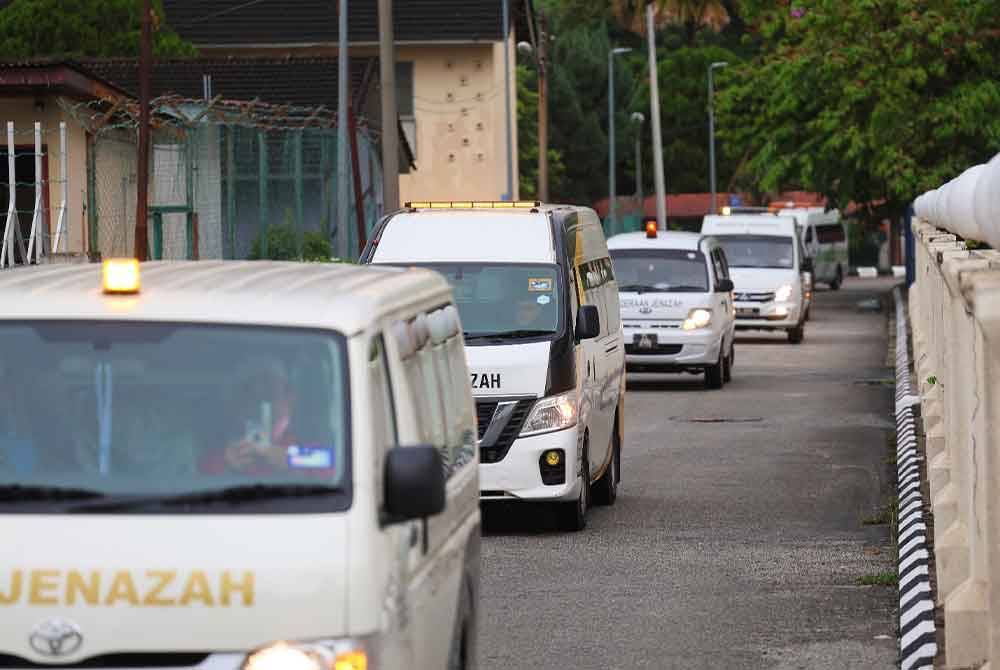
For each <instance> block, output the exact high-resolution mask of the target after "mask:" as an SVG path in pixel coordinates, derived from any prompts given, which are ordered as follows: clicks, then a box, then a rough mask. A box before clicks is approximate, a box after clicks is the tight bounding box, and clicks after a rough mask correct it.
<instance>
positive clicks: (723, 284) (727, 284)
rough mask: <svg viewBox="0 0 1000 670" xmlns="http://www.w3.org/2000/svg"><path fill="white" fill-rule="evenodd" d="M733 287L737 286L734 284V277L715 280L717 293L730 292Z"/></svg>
mask: <svg viewBox="0 0 1000 670" xmlns="http://www.w3.org/2000/svg"><path fill="white" fill-rule="evenodd" d="M733 288H735V287H734V286H733V280H732V279H720V280H719V281H717V282H715V291H716V292H717V293H729V292H730V291H732V290H733Z"/></svg>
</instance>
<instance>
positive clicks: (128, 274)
mask: <svg viewBox="0 0 1000 670" xmlns="http://www.w3.org/2000/svg"><path fill="white" fill-rule="evenodd" d="M101 284H102V286H103V288H104V292H105V293H109V294H129V293H138V292H139V261H138V260H136V259H135V258H109V259H108V260H106V261H104V267H103V271H102V273H101Z"/></svg>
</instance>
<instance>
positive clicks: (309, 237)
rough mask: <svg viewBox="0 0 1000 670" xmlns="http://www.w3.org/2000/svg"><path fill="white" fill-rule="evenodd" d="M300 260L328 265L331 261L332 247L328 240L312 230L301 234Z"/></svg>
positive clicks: (320, 233) (322, 234)
mask: <svg viewBox="0 0 1000 670" xmlns="http://www.w3.org/2000/svg"><path fill="white" fill-rule="evenodd" d="M302 260H304V261H309V262H316V263H328V262H330V261H331V260H333V245H332V243H331V242H330V238H329V237H328V236H327V235H326V234H324V233H322V232H317V231H314V230H311V231H309V232H307V233H303V235H302Z"/></svg>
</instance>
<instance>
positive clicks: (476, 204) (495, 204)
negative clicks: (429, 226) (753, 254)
mask: <svg viewBox="0 0 1000 670" xmlns="http://www.w3.org/2000/svg"><path fill="white" fill-rule="evenodd" d="M541 204H542V203H540V202H538V201H537V200H534V201H532V200H515V201H510V200H465V201H452V200H445V201H422V202H408V203H406V205H405V207H406V208H407V209H514V208H516V209H530V208H532V207H540V206H541Z"/></svg>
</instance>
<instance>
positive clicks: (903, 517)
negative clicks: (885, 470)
mask: <svg viewBox="0 0 1000 670" xmlns="http://www.w3.org/2000/svg"><path fill="white" fill-rule="evenodd" d="M893 298H894V299H895V301H896V468H897V487H898V497H899V520H898V528H897V538H896V539H897V542H896V544H897V546H898V547H899V635H900V637H899V658H900V667H901V668H902V670H924V669H926V670H932V669H933V667H934V657H935V656H936V655H937V641H936V631H935V626H934V597H933V595H932V594H931V579H930V572H929V566H928V563H929V559H930V552H929V550H928V548H927V526H926V524H925V523H924V512H923V507H924V500H923V495H921V493H920V483H921V482H920V455H919V454H918V453H917V426H916V420H915V416H914V411H913V407H914V405H919V404H920V396H919V395H917V394H915V393H914V392H913V387H912V386H911V384H910V354H909V340H910V333H909V328H908V327H907V323H906V312H905V310H904V309H903V297H902V293H901V292H900V290H899V288H898V287H897V288H896V289H895V290H894V291H893Z"/></svg>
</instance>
